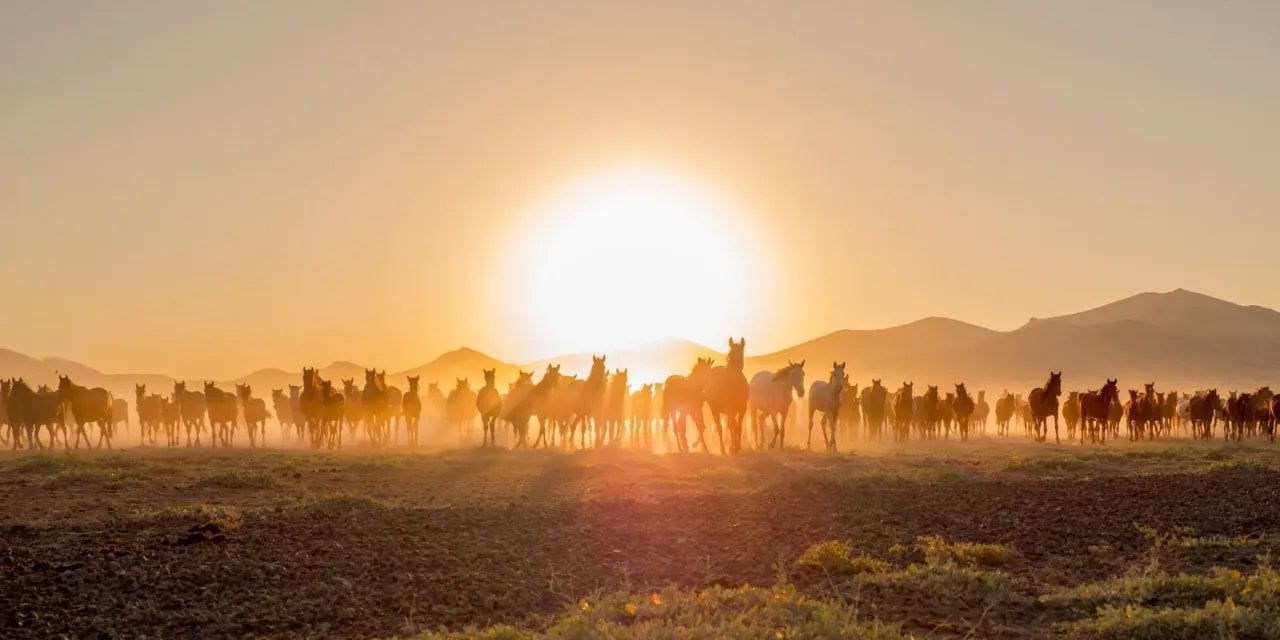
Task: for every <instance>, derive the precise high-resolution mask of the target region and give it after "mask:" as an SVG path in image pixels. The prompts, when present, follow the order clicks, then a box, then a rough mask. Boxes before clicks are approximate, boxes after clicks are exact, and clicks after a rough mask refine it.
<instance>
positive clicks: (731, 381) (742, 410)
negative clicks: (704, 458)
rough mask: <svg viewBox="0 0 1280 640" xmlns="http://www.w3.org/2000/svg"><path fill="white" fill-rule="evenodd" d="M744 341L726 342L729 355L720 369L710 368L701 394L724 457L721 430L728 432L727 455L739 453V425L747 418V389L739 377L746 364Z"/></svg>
mask: <svg viewBox="0 0 1280 640" xmlns="http://www.w3.org/2000/svg"><path fill="white" fill-rule="evenodd" d="M746 350H747V340H746V338H739V339H738V341H737V342H734V341H733V338H730V339H729V355H728V358H727V362H726V364H725V366H723V367H712V369H711V373H710V375H709V376H708V377H707V386H706V389H705V391H704V394H705V397H706V400H707V406H708V407H709V408H710V409H711V419H712V420H713V421H714V422H715V426H716V438H717V439H718V440H719V441H720V454H721V455H724V453H725V448H724V428H725V427H726V426H727V427H728V429H729V452H731V453H735V454H736V453H738V452H739V451H741V450H742V424H743V419H744V418H745V417H746V415H747V403H748V401H749V400H750V398H751V387H750V385H748V384H747V375H746V374H745V373H743V367H744V366H745V364H746Z"/></svg>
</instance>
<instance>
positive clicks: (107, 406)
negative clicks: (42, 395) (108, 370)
mask: <svg viewBox="0 0 1280 640" xmlns="http://www.w3.org/2000/svg"><path fill="white" fill-rule="evenodd" d="M112 400H113V399H112V397H111V393H110V392H108V391H107V390H106V389H103V388H101V387H95V388H92V389H90V388H88V387H82V386H80V385H77V384H75V383H73V382H71V378H70V377H69V376H61V375H60V376H58V401H59V402H60V403H62V406H63V407H64V408H70V409H71V415H72V417H73V418H74V419H75V425H76V447H75V448H77V449H79V448H80V437H81V436H84V443H85V446H91V445H92V442H93V441H92V440H90V439H89V434H88V433H86V432H85V430H84V425H85V424H88V423H95V424H97V425H98V448H99V449H101V448H102V442H103V440H104V439H105V440H106V443H107V448H108V449H110V448H111V435H112V432H113V431H115V424H116V421H115V417H114V415H113V413H112V412H113V410H114V408H115V407H114V404H115V403H114V402H112ZM64 415H65V414H64Z"/></svg>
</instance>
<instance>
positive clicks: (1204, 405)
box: [1187, 389, 1219, 439]
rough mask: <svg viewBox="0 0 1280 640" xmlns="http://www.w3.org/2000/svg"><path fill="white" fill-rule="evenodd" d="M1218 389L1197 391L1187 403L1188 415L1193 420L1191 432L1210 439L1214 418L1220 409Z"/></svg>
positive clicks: (1193, 434) (1196, 435)
mask: <svg viewBox="0 0 1280 640" xmlns="http://www.w3.org/2000/svg"><path fill="white" fill-rule="evenodd" d="M1218 400H1219V398H1218V390H1217V389H1210V390H1209V391H1208V392H1197V393H1196V395H1195V396H1193V397H1192V398H1191V400H1190V401H1189V402H1188V403H1187V405H1188V406H1187V416H1188V418H1189V419H1190V421H1191V434H1192V436H1194V437H1197V438H1204V439H1208V438H1210V437H1211V436H1212V435H1213V420H1214V417H1215V416H1216V414H1217V409H1218Z"/></svg>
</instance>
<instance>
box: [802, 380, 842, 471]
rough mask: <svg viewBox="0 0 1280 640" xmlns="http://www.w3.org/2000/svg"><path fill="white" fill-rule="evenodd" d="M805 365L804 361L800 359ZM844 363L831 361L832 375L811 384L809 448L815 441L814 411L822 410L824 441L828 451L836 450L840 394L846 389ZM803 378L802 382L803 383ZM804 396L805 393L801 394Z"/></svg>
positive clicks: (807, 442) (807, 443) (807, 445)
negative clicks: (829, 431) (828, 432)
mask: <svg viewBox="0 0 1280 640" xmlns="http://www.w3.org/2000/svg"><path fill="white" fill-rule="evenodd" d="M800 364H801V366H804V361H803V360H801V361H800ZM844 365H845V363H843V362H832V363H831V375H830V376H828V377H827V379H826V380H825V381H824V380H814V381H813V384H811V385H809V439H808V441H806V443H805V448H806V449H808V448H810V446H811V445H812V443H813V414H814V412H819V411H820V412H822V443H823V447H824V448H825V449H826V450H827V451H832V452H834V451H836V425H837V424H838V423H839V420H840V395H841V392H842V391H844V381H845V375H844ZM803 382H804V381H803V379H802V380H801V383H803ZM801 397H803V394H801ZM827 427H830V428H831V434H830V437H828V435H827Z"/></svg>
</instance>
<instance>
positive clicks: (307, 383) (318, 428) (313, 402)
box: [298, 368, 325, 449]
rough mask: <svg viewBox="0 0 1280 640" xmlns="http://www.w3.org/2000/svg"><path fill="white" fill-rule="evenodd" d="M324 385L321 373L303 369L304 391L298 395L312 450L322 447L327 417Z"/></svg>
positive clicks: (299, 406)
mask: <svg viewBox="0 0 1280 640" xmlns="http://www.w3.org/2000/svg"><path fill="white" fill-rule="evenodd" d="M323 387H324V385H323V384H322V382H321V380H320V372H319V371H316V370H315V368H303V370H302V390H301V391H300V392H299V393H298V409H299V412H300V413H301V414H302V423H303V425H304V426H305V427H306V431H307V438H308V439H309V440H310V441H311V448H313V449H316V448H319V447H320V444H321V443H320V440H321V437H322V435H323V429H322V426H323V424H324V417H325V396H324V388H323Z"/></svg>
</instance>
